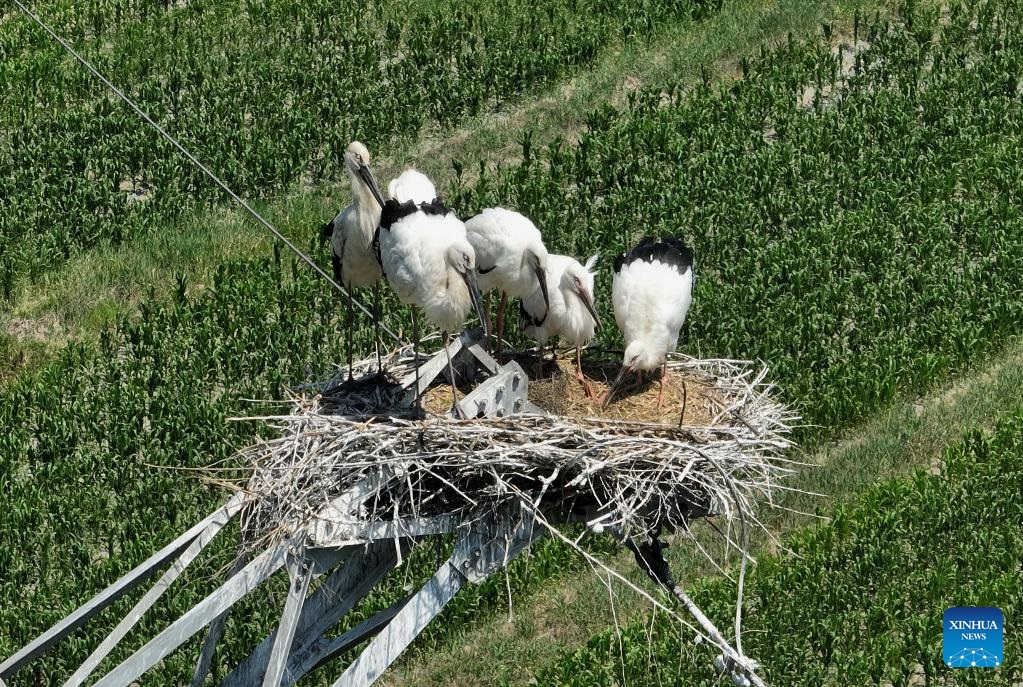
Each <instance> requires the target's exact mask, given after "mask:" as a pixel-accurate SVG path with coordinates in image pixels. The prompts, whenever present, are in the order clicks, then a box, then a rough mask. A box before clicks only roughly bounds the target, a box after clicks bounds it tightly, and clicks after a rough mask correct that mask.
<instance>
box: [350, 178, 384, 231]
mask: <svg viewBox="0 0 1023 687" xmlns="http://www.w3.org/2000/svg"><path fill="white" fill-rule="evenodd" d="M349 176H350V177H351V183H352V200H353V201H354V203H355V213H356V215H357V216H358V218H359V229H360V230H361V233H362V234H363V238H365V239H366V240H367V241H372V240H373V233H374V232H375V231H376V228H377V225H378V224H380V203H378V202H377V199H376V198H375V197H374V196H373V194H372V193H371V192H370V190H369V188H368V187H367V186H366V184H365V183H363V181H362V180H361V179H359V178H357V177H356V176H355V175H354V174H351V175H349Z"/></svg>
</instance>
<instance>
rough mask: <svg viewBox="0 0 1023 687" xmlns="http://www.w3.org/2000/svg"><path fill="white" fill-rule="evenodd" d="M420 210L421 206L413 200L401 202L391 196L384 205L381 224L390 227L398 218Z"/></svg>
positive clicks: (385, 227)
mask: <svg viewBox="0 0 1023 687" xmlns="http://www.w3.org/2000/svg"><path fill="white" fill-rule="evenodd" d="M418 211H419V207H418V206H417V205H416V204H415V203H413V202H412V201H411V200H407V201H405V202H404V203H399V202H398V201H396V200H394V199H393V198H391V199H389V200H388V201H387V202H386V203H384V207H383V209H382V210H381V211H380V226H382V227H383V228H384V229H390V228H391V226H392V225H393V224H394V223H395V222H397V221H398V220H400V219H402V218H404V217H408V216H409V215H413V214H415V213H416V212H418Z"/></svg>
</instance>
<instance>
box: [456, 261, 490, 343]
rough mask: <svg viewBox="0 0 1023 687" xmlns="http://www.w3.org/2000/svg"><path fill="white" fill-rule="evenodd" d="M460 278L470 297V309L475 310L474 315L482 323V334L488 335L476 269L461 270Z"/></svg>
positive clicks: (488, 330) (488, 329)
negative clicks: (463, 281)
mask: <svg viewBox="0 0 1023 687" xmlns="http://www.w3.org/2000/svg"><path fill="white" fill-rule="evenodd" d="M462 279H464V280H465V285H466V287H468V289H469V298H470V299H472V309H473V310H475V311H476V317H478V318H480V324H481V325H483V336H484V337H489V336H490V327H488V326H487V317H486V314H485V313H484V311H483V296H481V295H480V285H479V283H478V282H477V281H476V270H468V269H467V270H465V271H464V272H462Z"/></svg>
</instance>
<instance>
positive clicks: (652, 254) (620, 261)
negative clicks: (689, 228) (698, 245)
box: [614, 236, 693, 274]
mask: <svg viewBox="0 0 1023 687" xmlns="http://www.w3.org/2000/svg"><path fill="white" fill-rule="evenodd" d="M637 260H642V261H644V262H654V261H655V260H656V261H658V262H661V263H664V264H665V265H670V266H672V267H674V268H675V269H676V270H678V272H679V274H685V272H686V270H688V269H692V267H693V250H692V249H691V248H689V247H688V246H687V245H686V242H685V241H684V240H682V239H681V238H678V237H674V236H668V237H665V238H663V239H660V240H658V239H656V238H654V237H653V236H644V237H643V238H642V239H641V240H640V242H639V243H637V244H636V246H635V248H633V249H632V250H630V251H629V252H628V253H619V254H618V255H617V256H615V259H614V271H615V274H618V273H619V272H621V271H622V267H624V266H625V265H628V264H630V263H633V262H636V261H637Z"/></svg>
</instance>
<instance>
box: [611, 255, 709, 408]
mask: <svg viewBox="0 0 1023 687" xmlns="http://www.w3.org/2000/svg"><path fill="white" fill-rule="evenodd" d="M614 271H615V275H614V281H613V282H612V286H611V301H612V303H613V305H614V312H615V321H616V322H617V323H618V327H619V328H620V329H621V330H622V334H623V336H624V337H625V356H624V360H623V362H622V369H621V372H619V373H618V376H617V378H615V381H614V383H613V384H612V385H611V389H610V390H608V392H607V395H606V396H605V397H604V405H605V406H607V405H608V404H609V403H610V402H611V399H612V398H613V397H614V395H615V394H616V393H617V392H618V391H619V390H620V388H621V386H622V383H623V382H624V380H625V377H626V375H628V374H631V373H637V374H638V375H639V380H642V374H643V371H644V370H654V369H656V368H658V367H660V368H661V384H660V390H659V391H658V393H657V407H658V408H660V407H662V406H663V405H664V377H665V375H666V374H667V364H668V353H669V352H671V351H674V350H675V348H676V347H677V346H678V334H679V330H681V329H682V324H683V323H684V322H685V320H686V314H687V313H688V312H689V305H690V303H691V302H692V295H693V283H694V279H695V277H694V272H693V251H692V250H691V249H690V248H688V247H687V246H686V245H685V242H684V241H682V240H681V239H677V238H666V239H662V240H660V241H658V240H656V239H654V238H653V237H651V236H647V237H646V238H644V239H643V240H642V241H640V242H639V244H638V245H636V247H635V248H633V249H632V250H630V251H629V252H628V253H622V254H621V255H619V256H618V257H616V258H615V262H614Z"/></svg>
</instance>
